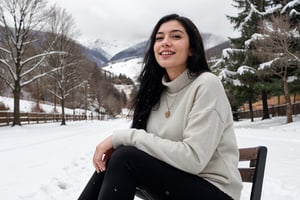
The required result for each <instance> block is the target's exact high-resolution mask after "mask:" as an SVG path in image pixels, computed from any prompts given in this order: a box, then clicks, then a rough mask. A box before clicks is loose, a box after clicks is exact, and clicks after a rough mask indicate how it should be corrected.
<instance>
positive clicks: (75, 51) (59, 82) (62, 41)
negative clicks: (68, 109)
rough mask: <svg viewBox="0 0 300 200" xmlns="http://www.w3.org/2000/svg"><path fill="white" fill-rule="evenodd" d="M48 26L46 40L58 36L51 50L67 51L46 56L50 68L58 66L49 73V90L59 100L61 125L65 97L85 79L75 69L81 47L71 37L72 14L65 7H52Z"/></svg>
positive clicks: (72, 32)
mask: <svg viewBox="0 0 300 200" xmlns="http://www.w3.org/2000/svg"><path fill="white" fill-rule="evenodd" d="M49 26H50V30H51V31H50V32H49V33H48V34H47V39H46V41H48V42H49V43H51V42H52V41H53V39H54V38H55V37H58V39H57V40H55V43H54V44H53V45H52V48H53V50H54V51H62V52H67V54H63V55H51V56H49V58H48V64H49V66H50V68H53V69H56V68H59V70H56V71H55V72H53V73H51V74H49V77H50V79H51V80H52V82H53V87H52V88H50V89H49V91H50V92H51V93H52V94H53V95H55V96H56V97H57V98H58V99H59V100H60V103H61V108H62V122H61V125H65V124H66V120H65V101H66V98H67V97H68V96H70V95H71V94H72V92H74V91H75V89H76V88H78V87H80V86H83V84H84V83H85V81H81V80H80V75H79V74H78V70H77V68H78V67H79V64H80V60H81V59H82V57H81V49H80V48H79V45H77V44H76V43H75V41H74V40H73V39H72V38H73V37H75V36H76V34H77V32H76V30H75V23H74V20H73V18H72V16H71V15H69V14H68V13H67V11H66V10H65V9H61V8H58V7H54V8H53V14H52V16H51V19H50V20H49Z"/></svg>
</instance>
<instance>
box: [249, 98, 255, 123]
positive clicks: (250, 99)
mask: <svg viewBox="0 0 300 200" xmlns="http://www.w3.org/2000/svg"><path fill="white" fill-rule="evenodd" d="M249 111H250V118H251V122H253V121H254V119H253V118H254V117H253V107H252V98H251V97H250V98H249Z"/></svg>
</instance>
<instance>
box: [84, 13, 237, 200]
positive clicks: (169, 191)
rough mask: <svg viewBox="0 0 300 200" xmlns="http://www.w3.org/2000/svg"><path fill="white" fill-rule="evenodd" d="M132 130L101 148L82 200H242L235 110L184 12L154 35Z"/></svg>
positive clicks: (170, 17) (116, 133) (114, 135)
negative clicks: (144, 198)
mask: <svg viewBox="0 0 300 200" xmlns="http://www.w3.org/2000/svg"><path fill="white" fill-rule="evenodd" d="M140 83H141V85H140V89H139V92H138V94H137V97H136V101H135V107H134V116H133V123H132V128H130V129H126V130H117V131H114V132H113V133H112V135H111V136H109V137H108V138H106V139H105V140H104V141H102V142H101V143H100V144H99V145H97V147H96V150H95V153H94V157H93V164H94V166H95V169H96V172H95V173H94V175H93V176H92V178H91V179H90V181H89V182H88V184H87V186H86V187H85V189H84V190H83V192H82V194H81V196H80V197H79V199H80V200H93V199H98V200H120V199H122V200H132V199H134V196H135V193H136V188H139V189H140V190H142V191H143V192H145V193H147V195H150V196H151V198H152V199H172V200H176V199H180V200H183V199H188V200H194V199H195V200H200V199H209V200H218V199H219V200H226V199H239V198H240V193H241V189H242V182H241V178H240V173H239V171H238V160H239V153H238V148H237V144H236V138H235V134H234V129H233V120H232V113H231V108H230V104H229V102H228V99H227V97H226V94H225V92H224V89H223V86H222V84H221V82H220V81H219V80H218V78H217V77H216V76H215V75H213V74H212V73H211V72H210V70H209V67H208V65H207V62H206V58H205V53H204V47H203V42H202V39H201V36H200V33H199V31H198V29H197V28H196V26H195V25H194V24H193V23H192V22H191V20H189V19H188V18H185V17H182V16H178V15H177V14H172V15H167V16H165V17H163V18H161V19H160V20H159V22H158V23H157V24H156V26H155V27H154V30H153V32H152V34H151V37H150V47H149V49H148V51H147V52H146V55H145V58H144V69H143V71H142V73H141V75H140Z"/></svg>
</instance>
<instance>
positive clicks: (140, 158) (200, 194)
mask: <svg viewBox="0 0 300 200" xmlns="http://www.w3.org/2000/svg"><path fill="white" fill-rule="evenodd" d="M137 187H139V188H141V189H143V190H145V191H146V192H147V193H148V194H150V195H151V197H152V198H153V199H172V200H176V199H180V200H185V199H188V200H194V199H195V200H204V199H205V200H227V199H228V200H229V199H231V198H230V197H229V196H227V195H226V194H225V193H223V192H222V191H220V190H219V189H218V188H216V187H215V186H214V185H212V184H211V183H209V182H207V181H206V180H204V179H202V178H200V177H198V176H195V175H192V174H189V173H186V172H183V171H181V170H178V169H176V168H174V167H172V166H170V165H168V164H166V163H164V162H162V161H160V160H158V159H156V158H154V157H152V156H150V155H148V154H147V153H145V152H143V151H140V150H138V149H136V148H134V147H119V148H117V149H116V150H115V151H114V152H113V154H112V156H111V158H110V160H109V163H108V164H107V167H106V171H105V172H104V173H102V172H101V173H99V174H98V173H96V172H95V173H94V174H93V176H92V177H91V179H90V180H89V182H88V184H87V185H86V187H85V188H84V190H83V192H82V193H81V195H80V197H79V200H133V199H134V196H135V192H136V188H137Z"/></svg>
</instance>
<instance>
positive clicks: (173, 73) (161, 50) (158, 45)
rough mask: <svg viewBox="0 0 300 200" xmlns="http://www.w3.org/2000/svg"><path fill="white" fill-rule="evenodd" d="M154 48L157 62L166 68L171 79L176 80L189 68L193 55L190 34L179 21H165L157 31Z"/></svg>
mask: <svg viewBox="0 0 300 200" xmlns="http://www.w3.org/2000/svg"><path fill="white" fill-rule="evenodd" d="M153 50H154V54H155V59H156V61H157V63H158V64H159V65H160V66H161V67H163V68H165V69H166V71H167V73H168V76H169V79H170V80H174V79H175V78H176V77H177V76H179V75H180V74H181V73H182V72H183V71H184V70H185V69H186V68H187V59H188V57H189V56H190V55H191V52H190V45H189V36H188V34H187V33H186V30H185V29H184V27H183V26H182V25H181V24H180V23H179V22H178V21H176V20H171V21H168V22H165V23H163V24H162V25H161V26H160V28H159V29H158V31H157V33H156V37H155V43H154V46H153Z"/></svg>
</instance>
